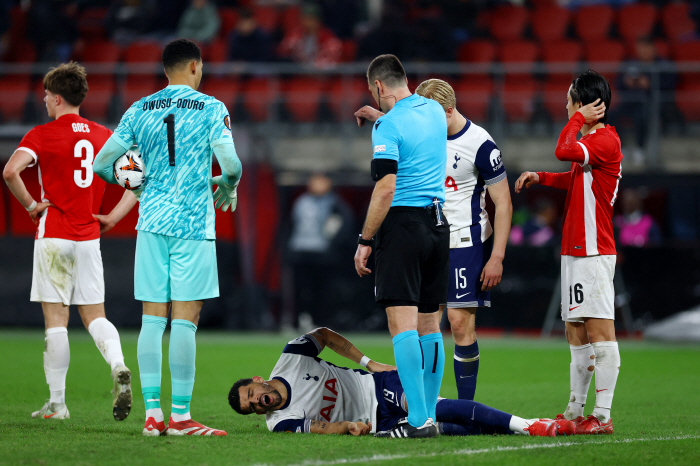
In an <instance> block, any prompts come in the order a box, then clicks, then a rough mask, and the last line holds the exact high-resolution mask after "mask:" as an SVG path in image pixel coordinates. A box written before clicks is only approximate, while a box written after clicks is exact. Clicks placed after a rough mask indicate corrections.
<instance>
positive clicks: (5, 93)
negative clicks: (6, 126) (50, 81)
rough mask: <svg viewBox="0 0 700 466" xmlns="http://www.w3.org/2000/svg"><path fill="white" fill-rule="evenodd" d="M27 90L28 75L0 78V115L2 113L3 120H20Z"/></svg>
mask: <svg viewBox="0 0 700 466" xmlns="http://www.w3.org/2000/svg"><path fill="white" fill-rule="evenodd" d="M42 89H43V85H42ZM29 91H30V80H29V77H28V76H25V75H21V76H5V77H2V78H0V115H2V121H3V122H8V121H21V120H22V117H23V116H24V108H25V105H26V104H27V98H28V97H29Z"/></svg>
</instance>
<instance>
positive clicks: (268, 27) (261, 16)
mask: <svg viewBox="0 0 700 466" xmlns="http://www.w3.org/2000/svg"><path fill="white" fill-rule="evenodd" d="M253 15H254V16H255V20H256V21H257V22H258V25H259V26H260V27H261V28H262V29H264V30H265V31H267V32H273V31H274V30H275V29H277V26H278V25H279V20H280V17H279V11H278V10H277V8H276V7H274V6H256V7H255V8H254V9H253Z"/></svg>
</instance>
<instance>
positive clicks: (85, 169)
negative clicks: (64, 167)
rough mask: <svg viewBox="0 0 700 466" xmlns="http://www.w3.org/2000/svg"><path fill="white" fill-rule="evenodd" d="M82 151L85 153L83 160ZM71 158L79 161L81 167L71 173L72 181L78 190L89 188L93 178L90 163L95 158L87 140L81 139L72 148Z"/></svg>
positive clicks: (92, 148) (93, 149)
mask: <svg viewBox="0 0 700 466" xmlns="http://www.w3.org/2000/svg"><path fill="white" fill-rule="evenodd" d="M83 151H85V155H84V157H85V158H83ZM73 156H75V157H78V158H79V159H80V166H81V167H82V168H81V169H80V170H75V171H74V172H73V181H75V184H76V185H77V186H78V187H79V188H88V187H90V185H91V184H92V177H93V176H94V173H93V172H92V161H93V159H94V158H95V148H94V147H92V143H91V142H90V141H88V140H87V139H81V140H80V141H78V143H77V144H76V145H75V147H74V148H73Z"/></svg>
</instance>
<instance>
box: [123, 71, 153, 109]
mask: <svg viewBox="0 0 700 466" xmlns="http://www.w3.org/2000/svg"><path fill="white" fill-rule="evenodd" d="M158 89H159V86H158V81H156V79H155V77H151V76H150V75H147V76H140V75H133V76H129V77H128V78H127V80H126V83H125V84H124V85H123V86H122V89H121V90H122V92H121V111H122V113H123V112H126V110H127V109H128V108H129V107H131V105H132V104H133V103H134V102H136V101H138V100H140V99H141V98H142V97H146V96H147V95H151V94H154V93H155V92H157V91H158Z"/></svg>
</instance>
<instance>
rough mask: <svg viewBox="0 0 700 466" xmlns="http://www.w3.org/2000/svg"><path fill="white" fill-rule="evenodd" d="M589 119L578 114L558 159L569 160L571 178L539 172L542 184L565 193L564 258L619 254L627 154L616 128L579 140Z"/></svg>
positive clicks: (559, 147) (559, 146) (568, 127)
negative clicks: (618, 218) (617, 228)
mask: <svg viewBox="0 0 700 466" xmlns="http://www.w3.org/2000/svg"><path fill="white" fill-rule="evenodd" d="M584 123H585V119H584V117H583V115H581V113H579V112H576V113H575V114H574V116H573V117H571V119H570V120H569V123H567V125H566V126H565V127H564V129H563V130H562V132H561V134H560V135H559V141H557V148H556V150H555V151H554V154H555V155H556V156H557V158H558V159H559V160H564V161H570V162H572V163H571V171H569V172H566V173H545V172H538V175H539V176H540V184H543V185H545V186H552V187H555V188H559V189H566V190H567V193H566V205H565V208H564V228H563V231H562V241H561V254H562V255H563V256H578V257H585V256H596V255H608V254H616V253H617V252H616V250H615V238H614V236H613V223H612V214H613V204H615V200H616V199H617V190H618V187H619V185H620V178H622V151H621V150H620V137H619V136H618V135H617V131H615V128H614V127H612V126H609V125H606V126H605V127H604V128H599V129H597V130H595V131H591V132H590V133H588V134H587V135H585V136H584V137H582V138H581V140H580V141H577V140H576V136H577V134H578V133H579V131H580V130H581V127H583V124H584Z"/></svg>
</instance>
